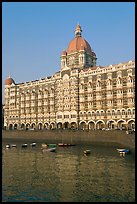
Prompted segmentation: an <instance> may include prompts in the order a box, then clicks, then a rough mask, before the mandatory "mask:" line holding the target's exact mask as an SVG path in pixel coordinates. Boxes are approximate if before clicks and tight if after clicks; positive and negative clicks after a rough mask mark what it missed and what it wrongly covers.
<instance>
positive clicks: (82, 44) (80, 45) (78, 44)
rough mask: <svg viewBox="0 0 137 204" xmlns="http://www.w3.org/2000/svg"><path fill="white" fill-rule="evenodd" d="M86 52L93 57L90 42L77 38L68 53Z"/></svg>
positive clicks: (69, 47)
mask: <svg viewBox="0 0 137 204" xmlns="http://www.w3.org/2000/svg"><path fill="white" fill-rule="evenodd" d="M79 50H85V51H86V52H87V53H89V54H91V55H92V51H91V47H90V45H89V44H88V42H87V41H86V40H85V39H83V38H82V37H81V36H78V37H75V38H74V39H73V40H72V41H71V42H70V43H69V46H68V49H67V53H68V54H69V53H71V52H75V51H79Z"/></svg>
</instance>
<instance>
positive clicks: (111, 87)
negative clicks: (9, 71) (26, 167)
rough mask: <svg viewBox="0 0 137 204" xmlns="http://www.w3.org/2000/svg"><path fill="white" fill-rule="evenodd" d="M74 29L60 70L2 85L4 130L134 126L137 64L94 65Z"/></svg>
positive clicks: (90, 55)
mask: <svg viewBox="0 0 137 204" xmlns="http://www.w3.org/2000/svg"><path fill="white" fill-rule="evenodd" d="M81 34H82V30H81V26H80V25H77V27H76V30H75V38H74V39H73V40H72V41H71V42H70V44H69V46H68V48H67V50H64V51H63V52H62V54H61V69H60V71H58V72H56V73H55V74H53V75H52V76H49V77H45V78H42V79H40V80H35V81H30V82H25V83H19V84H16V83H15V81H14V80H13V79H12V78H11V77H9V78H7V79H6V80H5V104H4V126H5V128H6V129H30V128H35V129H56V128H58V129H59V128H63V129H64V128H72V129H102V128H110V129H113V128H130V129H131V128H134V126H135V61H128V62H124V63H120V64H115V65H109V66H105V67H102V66H96V60H97V58H96V54H95V53H94V52H93V51H92V49H91V47H90V45H89V43H88V42H87V41H86V40H85V39H84V38H83V37H82V35H81Z"/></svg>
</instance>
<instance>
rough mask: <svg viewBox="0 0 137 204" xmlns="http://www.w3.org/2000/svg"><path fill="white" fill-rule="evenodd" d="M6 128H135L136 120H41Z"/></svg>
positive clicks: (15, 124)
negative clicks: (49, 121)
mask: <svg viewBox="0 0 137 204" xmlns="http://www.w3.org/2000/svg"><path fill="white" fill-rule="evenodd" d="M4 129H6V130H15V129H18V130H29V129H31V130H44V129H45V130H46V129H47V130H51V129H80V130H96V129H97V130H102V129H121V130H122V129H125V130H127V129H135V120H134V119H129V120H128V121H125V120H123V119H120V120H118V121H115V120H109V121H107V122H106V123H105V122H104V121H103V120H98V121H96V122H95V121H89V122H88V123H87V122H86V121H81V122H80V123H79V125H78V124H77V123H76V122H71V123H69V122H64V123H62V122H58V123H56V122H51V123H48V122H45V123H42V122H39V123H38V124H36V123H34V122H33V123H29V122H28V123H22V124H18V123H14V124H9V125H8V126H5V127H4Z"/></svg>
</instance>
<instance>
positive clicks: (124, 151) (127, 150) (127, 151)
mask: <svg viewBox="0 0 137 204" xmlns="http://www.w3.org/2000/svg"><path fill="white" fill-rule="evenodd" d="M117 151H118V152H119V153H129V149H117Z"/></svg>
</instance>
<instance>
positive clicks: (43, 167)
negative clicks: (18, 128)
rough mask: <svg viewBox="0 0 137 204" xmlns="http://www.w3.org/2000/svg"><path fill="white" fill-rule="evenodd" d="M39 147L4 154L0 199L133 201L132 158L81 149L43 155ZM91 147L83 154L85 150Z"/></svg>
mask: <svg viewBox="0 0 137 204" xmlns="http://www.w3.org/2000/svg"><path fill="white" fill-rule="evenodd" d="M40 147H41V143H39V144H37V146H36V147H33V148H31V147H30V146H29V147H27V148H24V149H23V148H21V144H20V143H19V142H18V144H17V148H13V149H5V143H4V142H3V151H2V153H3V154H2V191H3V196H2V201H7V202H8V201H22V202H27V201H31V202H40V201H44V202H53V201H54V202H65V201H66V202H86V201H87V202H122V201H125V202H129V201H131V202H132V201H135V162H134V154H133V153H131V154H129V155H126V156H125V157H121V156H120V155H119V154H118V152H117V151H116V147H110V146H109V147H106V146H98V145H91V146H85V145H83V146H82V145H77V146H73V147H68V148H67V147H64V148H63V147H57V151H56V152H44V153H43V152H42V151H41V148H40ZM85 149H90V150H91V154H90V155H89V156H85V155H84V154H83V151H84V150H85Z"/></svg>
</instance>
